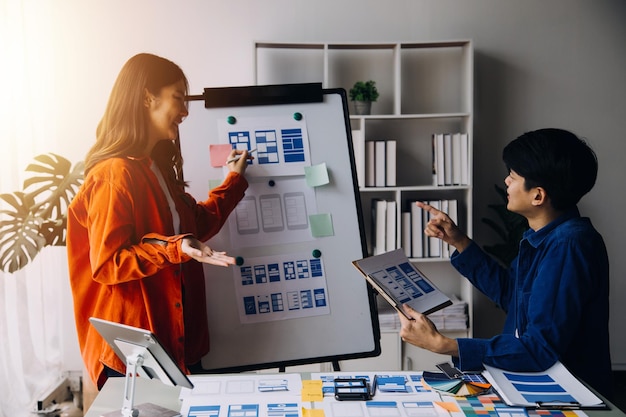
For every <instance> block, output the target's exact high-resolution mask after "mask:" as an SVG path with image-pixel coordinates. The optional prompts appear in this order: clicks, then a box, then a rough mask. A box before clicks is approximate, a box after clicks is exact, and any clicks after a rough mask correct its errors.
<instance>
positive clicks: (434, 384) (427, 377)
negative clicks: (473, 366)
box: [422, 371, 491, 396]
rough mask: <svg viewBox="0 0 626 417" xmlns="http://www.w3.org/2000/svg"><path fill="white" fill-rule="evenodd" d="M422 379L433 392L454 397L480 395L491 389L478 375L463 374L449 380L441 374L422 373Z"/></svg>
mask: <svg viewBox="0 0 626 417" xmlns="http://www.w3.org/2000/svg"><path fill="white" fill-rule="evenodd" d="M422 379H423V383H424V384H425V385H427V386H429V387H430V388H432V389H433V390H435V391H439V392H443V393H446V394H451V395H454V396H471V395H480V394H484V393H486V392H487V391H489V389H491V384H490V383H489V382H487V380H485V378H483V376H482V375H480V374H463V376H461V377H458V378H449V377H448V376H447V375H446V374H444V373H442V372H429V371H424V373H423V374H422Z"/></svg>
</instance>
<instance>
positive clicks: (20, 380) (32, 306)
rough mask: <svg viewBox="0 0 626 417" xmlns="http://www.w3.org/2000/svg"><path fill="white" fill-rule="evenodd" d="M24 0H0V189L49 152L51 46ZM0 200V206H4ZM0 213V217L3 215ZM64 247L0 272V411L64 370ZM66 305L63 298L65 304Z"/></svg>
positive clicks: (25, 407) (18, 405) (4, 414)
mask: <svg viewBox="0 0 626 417" xmlns="http://www.w3.org/2000/svg"><path fill="white" fill-rule="evenodd" d="M37 3H39V2H35V1H32V0H2V2H0V60H1V64H2V65H0V143H1V146H2V148H1V152H0V193H3V194H4V193H13V192H15V191H20V190H22V184H23V181H24V178H25V172H24V170H25V168H26V166H27V165H28V164H29V163H31V162H32V161H33V158H34V157H35V156H37V155H39V154H42V153H48V152H55V145H56V143H57V141H56V138H55V137H54V131H55V129H54V121H53V120H49V119H51V118H52V117H51V116H49V115H48V114H47V113H46V108H45V107H46V106H44V105H42V103H51V104H52V103H54V100H53V99H54V97H55V91H54V89H55V88H56V87H55V83H54V81H53V80H54V76H55V74H54V73H52V72H53V68H55V66H54V65H52V64H53V63H54V59H55V51H54V48H52V47H50V46H51V45H50V43H51V42H52V41H51V40H50V36H49V33H46V32H48V29H47V28H49V23H46V16H44V14H45V11H44V10H42V8H40V7H38V6H39V5H38V4H37ZM3 204H4V202H2V201H0V209H6V207H5V206H4V205H3ZM2 216H3V215H2V214H0V221H1V220H5V218H3V217H2ZM65 256H66V255H65V248H63V247H61V248H52V247H46V248H44V250H43V251H42V252H41V253H40V254H39V255H38V256H37V257H36V258H35V260H34V261H33V262H31V263H29V264H28V265H26V267H25V268H23V269H21V270H19V271H17V272H16V273H13V274H9V273H3V272H1V271H0V387H1V388H2V389H0V416H1V417H9V416H10V417H16V416H17V417H19V416H30V415H32V414H30V413H29V410H30V407H31V406H32V405H33V401H34V400H35V399H36V398H37V397H38V395H39V394H40V393H41V392H42V391H43V390H44V389H46V388H47V387H49V386H50V385H51V384H52V383H53V382H54V381H55V380H56V379H57V378H58V377H59V376H61V374H62V371H63V369H64V366H65V365H64V363H63V362H64V355H65V353H64V352H65V350H66V347H67V346H65V345H64V344H71V343H72V342H73V341H72V340H65V339H66V338H65V337H63V335H64V334H66V332H67V329H64V327H67V318H66V316H67V311H68V303H69V302H71V300H68V291H69V290H68V288H67V287H68V284H67V264H66V257H65ZM69 308H70V311H71V304H70V307H69Z"/></svg>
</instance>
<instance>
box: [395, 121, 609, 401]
mask: <svg viewBox="0 0 626 417" xmlns="http://www.w3.org/2000/svg"><path fill="white" fill-rule="evenodd" d="M502 158H503V160H504V163H505V164H506V166H507V168H508V170H509V175H508V176H507V177H506V179H505V181H504V182H505V184H506V187H507V196H508V203H507V209H508V210H510V211H512V212H515V213H518V214H520V215H522V216H524V217H525V218H526V219H527V220H528V225H529V226H530V228H529V230H528V231H526V233H525V234H524V236H523V238H522V241H521V242H520V244H519V253H518V256H517V257H516V258H515V259H514V260H513V262H512V263H511V265H510V266H509V268H503V267H502V266H501V265H500V264H499V263H498V262H497V261H495V260H494V259H493V258H491V257H490V256H489V255H487V254H486V253H485V252H483V251H482V249H481V248H480V247H479V246H478V245H477V244H476V243H475V242H473V241H472V240H471V239H470V238H469V237H468V236H467V235H465V234H464V233H463V232H462V231H461V230H460V229H459V228H458V227H457V226H456V225H455V224H454V222H452V221H451V220H450V218H449V217H448V216H447V214H445V213H443V212H441V211H439V210H437V209H435V208H433V207H432V206H429V205H427V204H423V203H421V202H420V203H417V204H418V206H420V207H421V208H422V209H424V210H426V211H428V212H429V213H430V215H431V220H430V221H429V222H428V224H427V227H426V229H425V230H424V233H425V234H426V235H427V236H429V237H438V238H440V239H442V240H443V241H444V242H446V243H449V244H450V245H452V246H454V247H455V248H456V251H455V252H454V254H453V255H452V258H451V261H452V265H453V266H454V267H455V268H456V269H457V270H458V271H459V272H460V273H461V274H462V275H464V276H465V277H467V278H468V279H469V280H470V281H471V282H472V284H473V285H474V286H475V287H476V288H478V289H479V290H480V291H481V292H483V293H484V294H485V295H486V296H488V297H489V298H490V299H491V300H493V301H494V302H495V303H497V304H498V305H499V306H500V307H501V308H502V309H504V310H505V311H506V313H507V317H506V321H505V324H504V329H503V331H502V334H499V335H497V336H494V337H492V338H490V339H470V338H460V339H451V338H449V337H446V336H444V335H442V334H441V333H439V332H438V331H437V329H436V327H435V326H434V324H433V323H432V322H431V321H430V320H429V319H428V318H427V317H426V316H424V315H422V314H420V313H418V312H416V311H414V310H412V309H411V308H409V307H408V306H405V309H406V311H407V312H408V313H409V315H410V316H411V317H413V318H414V320H407V319H406V318H404V317H403V316H402V315H401V314H400V315H399V316H400V319H401V321H402V330H401V332H400V336H401V337H402V339H403V340H405V341H407V342H409V343H411V344H414V345H416V346H418V347H421V348H424V349H428V350H430V351H433V352H436V353H441V354H447V355H451V356H452V357H453V361H454V362H455V364H456V365H457V366H458V367H460V369H461V370H480V369H482V365H483V364H487V365H491V366H495V367H497V368H502V369H506V370H510V371H519V372H524V371H527V372H533V371H543V370H546V369H548V368H549V367H550V366H552V365H553V364H554V363H555V362H556V361H561V362H562V363H563V364H564V365H565V366H566V367H567V368H568V369H569V370H570V371H571V372H572V373H573V374H575V375H576V376H577V377H579V378H580V379H582V380H583V381H585V382H586V383H588V384H589V385H590V386H592V387H593V388H595V389H596V390H597V391H598V392H600V393H601V394H602V395H604V396H605V397H607V398H611V397H612V374H611V358H610V351H609V328H608V324H609V261H608V256H607V252H606V247H605V245H604V241H603V239H602V236H601V235H600V234H599V233H598V232H597V231H596V230H595V229H594V227H593V225H592V224H591V221H590V220H589V219H588V218H585V217H581V216H580V213H579V211H578V208H577V206H576V205H577V203H578V202H579V200H580V199H581V197H582V196H584V195H585V194H587V193H588V192H589V191H590V190H591V189H592V188H593V186H594V184H595V181H596V177H597V171H598V162H597V159H596V155H595V153H594V152H593V150H592V149H591V148H589V146H587V144H586V143H585V142H584V141H583V140H581V139H579V138H578V137H576V135H574V134H572V133H570V132H568V131H565V130H560V129H541V130H536V131H533V132H528V133H525V134H523V135H521V136H520V137H519V138H517V139H515V140H513V141H512V142H511V143H509V144H508V145H507V146H506V147H505V148H504V151H503V154H502Z"/></svg>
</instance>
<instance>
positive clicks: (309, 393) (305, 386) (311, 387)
mask: <svg viewBox="0 0 626 417" xmlns="http://www.w3.org/2000/svg"><path fill="white" fill-rule="evenodd" d="M301 393H302V401H322V400H324V393H323V392H322V380H321V379H312V380H305V381H302V391H301Z"/></svg>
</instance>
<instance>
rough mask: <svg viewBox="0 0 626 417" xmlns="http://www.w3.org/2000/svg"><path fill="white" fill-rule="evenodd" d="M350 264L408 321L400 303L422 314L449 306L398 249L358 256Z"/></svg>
mask: <svg viewBox="0 0 626 417" xmlns="http://www.w3.org/2000/svg"><path fill="white" fill-rule="evenodd" d="M352 264H353V265H354V267H355V268H356V269H358V270H359V272H361V274H362V275H363V277H364V278H365V279H366V280H367V281H368V282H369V283H370V285H371V286H372V287H373V288H374V289H375V290H376V291H377V292H378V293H379V294H380V295H381V296H382V297H383V298H384V299H385V300H387V302H388V303H389V304H390V305H391V306H392V307H394V308H395V309H396V310H397V311H398V312H399V313H401V314H403V315H405V317H407V318H408V319H409V320H410V319H411V318H410V317H408V316H407V315H406V313H405V312H404V309H403V308H402V306H403V305H404V304H407V305H409V306H410V307H412V308H413V309H414V310H416V311H418V312H420V313H422V314H430V313H433V312H435V311H437V310H440V309H442V308H444V307H447V306H449V305H452V300H451V299H450V298H449V297H448V296H447V295H445V294H444V293H443V292H441V291H440V290H439V289H438V288H437V287H436V286H435V284H433V283H432V282H431V281H430V280H429V279H428V278H427V277H426V275H424V274H423V273H422V272H420V271H419V270H418V269H417V268H416V267H415V266H414V265H413V264H412V263H411V262H410V261H409V259H408V258H407V257H406V255H405V254H404V251H403V250H402V249H396V250H393V251H389V252H385V253H382V254H380V255H376V256H370V257H367V258H363V259H358V260H355V261H352Z"/></svg>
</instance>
